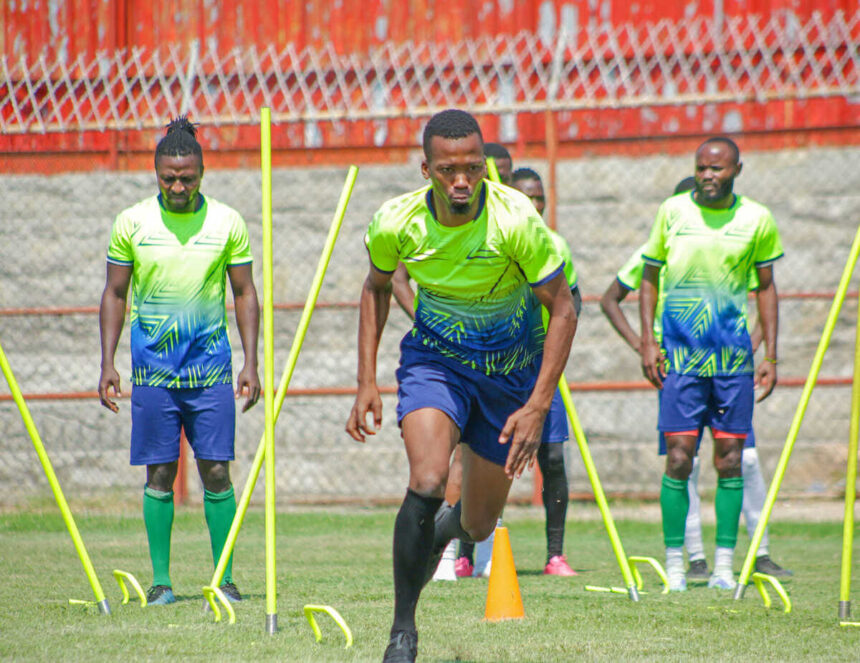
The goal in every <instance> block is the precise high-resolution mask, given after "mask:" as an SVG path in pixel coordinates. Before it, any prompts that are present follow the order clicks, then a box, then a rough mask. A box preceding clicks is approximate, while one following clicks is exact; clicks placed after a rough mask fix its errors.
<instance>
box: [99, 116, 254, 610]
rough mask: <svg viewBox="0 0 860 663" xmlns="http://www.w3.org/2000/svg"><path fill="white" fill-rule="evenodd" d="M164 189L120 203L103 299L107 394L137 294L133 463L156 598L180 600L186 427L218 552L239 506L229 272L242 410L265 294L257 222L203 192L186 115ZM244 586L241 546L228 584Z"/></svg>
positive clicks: (174, 134)
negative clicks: (177, 558)
mask: <svg viewBox="0 0 860 663" xmlns="http://www.w3.org/2000/svg"><path fill="white" fill-rule="evenodd" d="M155 175H156V179H157V181H158V189H159V193H158V195H154V196H151V197H149V198H146V199H145V200H143V201H141V202H139V203H138V204H136V205H134V206H133V207H130V208H128V209H126V210H124V211H123V212H121V213H120V214H119V215H118V216H117V218H116V221H115V222H114V225H113V231H112V233H111V240H110V247H109V249H108V254H107V279H106V283H105V289H104V293H103V294H102V299H101V306H100V309H99V322H100V328H101V350H102V364H101V376H100V378H99V387H98V389H99V398H100V399H101V402H102V405H104V406H105V407H106V408H108V409H109V410H111V411H113V412H117V411H118V409H119V408H118V407H117V404H116V402H115V401H113V400H112V399H111V394H110V392H111V390H112V391H113V394H114V395H118V394H119V392H120V377H119V374H118V373H117V371H116V368H115V367H114V355H115V353H116V347H117V343H118V342H119V337H120V332H121V331H122V326H123V321H124V318H125V308H126V297H127V294H128V288H129V285H131V286H132V304H131V356H132V360H131V361H132V376H131V382H132V392H131V464H132V465H146V485H145V487H144V490H143V519H144V524H145V526H146V534H147V537H148V540H149V554H150V558H151V560H152V573H153V579H152V586H151V587H150V588H149V591H148V592H147V602H148V603H149V604H150V605H164V604H168V603H173V602H174V601H175V600H176V599H175V597H174V595H173V589H172V587H173V583H172V582H171V579H170V535H171V531H172V528H173V510H174V506H173V481H174V479H175V477H176V471H177V461H178V458H179V441H180V429H181V428H183V427H184V428H185V433H186V435H187V437H188V441H189V443H190V444H191V447H192V449H193V450H194V456H195V458H196V460H197V470H198V472H199V474H200V478H201V480H202V481H203V488H204V493H203V510H204V513H205V516H206V523H207V525H208V528H209V536H210V541H211V545H212V557H213V560H214V561H215V563H216V564H217V562H218V559H219V558H220V556H221V551H222V550H223V547H224V542H225V540H226V538H227V533H228V532H229V530H230V525H231V523H232V522H233V516H234V514H235V513H236V498H235V496H234V494H233V485H232V483H231V482H230V469H229V461H231V460H233V441H234V432H235V431H234V428H235V418H236V405H235V401H234V394H233V387H232V359H231V351H230V342H229V339H228V337H227V313H226V309H225V304H224V296H225V285H226V283H225V281H226V279H225V274H226V276H228V277H229V279H230V286H231V288H232V290H233V301H234V303H235V307H236V323H237V326H238V327H239V336H240V338H241V341H242V349H243V351H244V355H245V358H244V365H243V367H242V370H241V371H240V372H239V375H238V379H237V390H236V395H237V396H238V395H241V394H242V393H245V394H246V395H247V398H246V400H245V404H244V408H243V412H244V411H246V410H248V409H249V408H250V407H251V406H253V405H254V403H256V402H257V399H258V398H259V396H260V378H259V376H258V374H257V332H258V327H259V304H258V301H257V291H256V289H255V287H254V281H253V278H252V275H251V263H252V258H251V251H250V247H249V244H248V231H247V229H246V227H245V222H244V221H243V220H242V217H241V216H239V214H238V212H236V211H235V210H233V209H231V208H230V207H227V206H226V205H224V204H223V203H219V202H218V201H217V200H215V199H214V198H211V197H209V196H206V197H204V196H203V194H202V193H200V183H201V180H202V178H203V151H202V149H201V147H200V144H199V143H198V142H197V139H196V129H195V127H194V125H193V124H192V123H191V122H189V121H188V119H187V118H186V117H184V116H183V117H179V118H177V119H175V120H173V121H172V122H171V123H170V124H169V125H168V127H167V133H166V135H165V136H164V137H163V138H162V139H161V141H159V143H158V146H157V147H156V148H155ZM221 590H222V591H223V592H224V594H225V595H226V596H227V597H228V598H229V599H230V600H234V601H238V600H241V595H240V593H239V590H238V589H237V588H236V585H235V584H234V583H233V577H232V558H231V560H230V563H228V565H227V569H226V572H225V574H224V584H222V585H221Z"/></svg>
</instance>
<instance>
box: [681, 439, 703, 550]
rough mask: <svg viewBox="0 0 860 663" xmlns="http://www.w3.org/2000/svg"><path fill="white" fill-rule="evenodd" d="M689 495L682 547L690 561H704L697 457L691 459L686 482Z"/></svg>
mask: <svg viewBox="0 0 860 663" xmlns="http://www.w3.org/2000/svg"><path fill="white" fill-rule="evenodd" d="M687 492H688V493H689V495H690V509H689V511H687V524H686V525H685V530H684V547H685V548H687V556H688V557H689V558H690V561H691V562H692V561H695V560H697V559H705V544H704V542H703V541H702V517H701V513H700V512H701V501H700V500H699V457H698V456H697V457H696V458H694V459H693V469H692V471H691V472H690V479H689V481H688V482H687Z"/></svg>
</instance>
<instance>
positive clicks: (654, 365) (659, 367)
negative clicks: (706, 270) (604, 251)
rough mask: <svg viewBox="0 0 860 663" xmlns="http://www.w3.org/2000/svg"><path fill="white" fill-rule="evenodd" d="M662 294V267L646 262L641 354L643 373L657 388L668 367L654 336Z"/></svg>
mask: <svg viewBox="0 0 860 663" xmlns="http://www.w3.org/2000/svg"><path fill="white" fill-rule="evenodd" d="M659 294H660V268H659V267H656V266H655V265H650V264H648V263H645V269H644V271H643V272H642V285H641V287H640V290H639V330H640V333H641V342H640V344H639V355H640V357H641V359H642V373H643V374H644V375H645V377H646V378H648V381H649V382H650V383H651V384H653V385H654V386H655V387H657V389H661V388H662V387H663V378H665V377H666V368H665V366H664V364H663V352H662V351H661V349H660V344H659V343H657V339H656V338H655V337H654V312H655V311H656V309H657V298H658V296H659Z"/></svg>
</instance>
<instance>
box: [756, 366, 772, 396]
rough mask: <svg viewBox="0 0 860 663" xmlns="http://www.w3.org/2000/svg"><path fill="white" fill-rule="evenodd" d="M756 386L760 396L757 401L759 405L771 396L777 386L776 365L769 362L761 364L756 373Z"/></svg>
mask: <svg viewBox="0 0 860 663" xmlns="http://www.w3.org/2000/svg"><path fill="white" fill-rule="evenodd" d="M755 384H756V387H758V388H759V395H758V397H756V399H755V401H756V403H758V402H760V401H763V400H764V399H765V398H767V397H768V396H770V394H771V392H772V391H773V388H774V387H775V386H776V364H773V363H771V362H769V361H767V360H765V361H763V362H762V363H760V364H759V365H758V368H756V371H755Z"/></svg>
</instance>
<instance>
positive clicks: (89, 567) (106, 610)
mask: <svg viewBox="0 0 860 663" xmlns="http://www.w3.org/2000/svg"><path fill="white" fill-rule="evenodd" d="M0 368H2V369H3V375H4V376H5V377H6V382H8V383H9V390H10V391H11V392H12V398H13V399H14V400H15V404H16V405H17V406H18V411H19V412H20V413H21V419H22V420H23V422H24V428H26V429H27V432H28V433H29V434H30V439H31V440H32V441H33V446H34V447H35V448H36V453H37V454H38V456H39V460H40V461H41V462H42V468H43V469H44V470H45V476H46V477H47V479H48V483H49V484H51V490H52V491H53V492H54V499H56V500H57V506H58V507H60V513H62V514H63V521H64V522H65V523H66V527H67V528H68V530H69V534H70V535H71V537H72V543H74V544H75V550H77V551H78V557H80V558H81V564H82V565H83V567H84V573H86V574H87V579H88V580H89V581H90V586H91V587H92V588H93V594H95V597H96V603H97V604H98V606H99V612H101V613H102V614H103V615H109V614H110V605H109V604H108V600H107V599H106V598H105V593H104V591H102V586H101V583H100V582H99V579H98V576H96V571H95V569H94V568H93V563H92V562H91V561H90V556H89V555H88V554H87V549H86V547H85V546H84V540H83V539H82V538H81V533H80V532H79V531H78V526H77V525H76V524H75V519H74V517H73V516H72V511H71V509H69V504H68V502H66V498H65V496H64V495H63V491H62V489H61V488H60V482H59V481H57V475H56V474H55V473H54V467H53V466H52V465H51V460H50V459H49V458H48V453H47V452H46V451H45V445H44V444H42V439H41V438H40V437H39V431H37V430H36V424H35V423H34V422H33V417H32V416H30V409H29V408H28V407H27V403H26V401H25V400H24V396H23V395H22V394H21V389H20V388H19V387H18V381H17V380H16V379H15V375H14V374H13V373H12V368H11V367H10V366H9V362H8V361H7V360H6V354H5V353H4V352H3V347H2V346H0Z"/></svg>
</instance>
